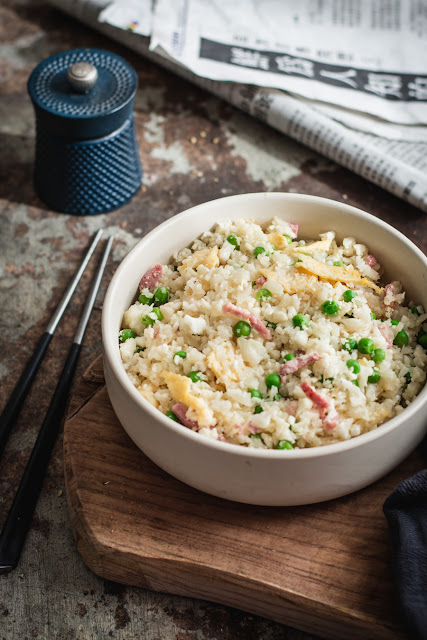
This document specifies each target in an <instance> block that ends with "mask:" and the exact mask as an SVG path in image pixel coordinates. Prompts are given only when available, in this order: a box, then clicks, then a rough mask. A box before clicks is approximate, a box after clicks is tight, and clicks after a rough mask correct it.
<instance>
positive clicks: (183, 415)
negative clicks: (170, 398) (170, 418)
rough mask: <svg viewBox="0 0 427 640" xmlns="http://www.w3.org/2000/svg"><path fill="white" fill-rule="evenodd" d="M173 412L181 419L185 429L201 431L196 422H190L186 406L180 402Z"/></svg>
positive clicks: (174, 406) (173, 408) (175, 405)
mask: <svg viewBox="0 0 427 640" xmlns="http://www.w3.org/2000/svg"><path fill="white" fill-rule="evenodd" d="M172 411H173V412H174V414H175V415H176V417H177V418H178V419H179V421H180V422H181V423H182V424H183V425H184V427H188V428H189V429H194V430H195V431H198V430H199V429H200V427H199V425H198V424H197V422H196V421H195V420H190V418H187V407H186V406H185V405H183V404H180V403H179V402H178V403H177V404H174V405H173V407H172Z"/></svg>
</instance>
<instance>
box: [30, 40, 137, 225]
mask: <svg viewBox="0 0 427 640" xmlns="http://www.w3.org/2000/svg"><path fill="white" fill-rule="evenodd" d="M137 86H138V79H137V75H136V73H135V71H134V70H133V69H132V67H131V66H130V65H129V64H128V63H127V62H126V61H125V60H123V58H121V57H120V56H117V55H115V54H113V53H110V52H109V51H102V50H100V49H72V50H70V51H63V52H61V53H57V54H55V55H53V56H51V57H49V58H47V59H46V60H43V62H41V63H40V64H39V65H38V66H37V67H36V68H35V69H34V71H33V72H32V74H31V76H30V78H29V80H28V93H29V94H30V97H31V100H32V102H33V106H34V110H35V114H36V153H35V167H34V186H35V190H36V192H37V194H38V196H39V197H40V199H41V200H43V202H45V203H46V204H47V205H48V206H49V207H50V208H52V209H53V210H55V211H60V212H63V213H71V214H75V215H93V214H96V213H106V212H107V211H112V210H113V209H117V208H118V207H120V206H122V205H123V204H125V203H126V202H128V201H129V200H130V199H131V198H132V196H133V195H134V194H135V193H136V192H137V191H138V189H139V187H140V186H141V178H142V168H141V162H140V159H139V155H138V146H137V142H136V136H135V127H134V119H133V100H134V97H135V93H136V89H137Z"/></svg>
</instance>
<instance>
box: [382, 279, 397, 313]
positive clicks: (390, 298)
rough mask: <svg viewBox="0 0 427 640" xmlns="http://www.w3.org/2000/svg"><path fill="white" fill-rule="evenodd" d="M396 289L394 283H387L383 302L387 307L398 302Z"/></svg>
mask: <svg viewBox="0 0 427 640" xmlns="http://www.w3.org/2000/svg"><path fill="white" fill-rule="evenodd" d="M394 296H395V290H394V287H393V285H392V284H386V286H385V287H384V291H383V296H382V303H383V305H384V306H385V307H392V308H393V307H394V305H395V304H396V298H395V297H394Z"/></svg>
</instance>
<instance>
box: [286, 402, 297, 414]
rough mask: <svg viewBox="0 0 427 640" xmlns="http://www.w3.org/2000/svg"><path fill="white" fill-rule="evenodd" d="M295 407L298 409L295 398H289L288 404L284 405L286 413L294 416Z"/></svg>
mask: <svg viewBox="0 0 427 640" xmlns="http://www.w3.org/2000/svg"><path fill="white" fill-rule="evenodd" d="M297 409H298V402H297V401H296V400H291V401H290V403H289V404H288V406H287V407H286V411H287V412H288V414H289V415H290V416H294V417H295V415H296V412H297Z"/></svg>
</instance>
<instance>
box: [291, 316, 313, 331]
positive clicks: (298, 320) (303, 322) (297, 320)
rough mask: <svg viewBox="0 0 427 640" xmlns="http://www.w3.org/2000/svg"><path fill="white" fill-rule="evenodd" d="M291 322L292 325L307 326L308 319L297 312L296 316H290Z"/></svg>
mask: <svg viewBox="0 0 427 640" xmlns="http://www.w3.org/2000/svg"><path fill="white" fill-rule="evenodd" d="M292 324H293V325H294V327H299V328H300V329H302V328H303V327H308V325H309V324H310V320H309V319H308V318H307V316H305V315H304V314H302V313H297V314H296V316H294V317H293V318H292Z"/></svg>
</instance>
